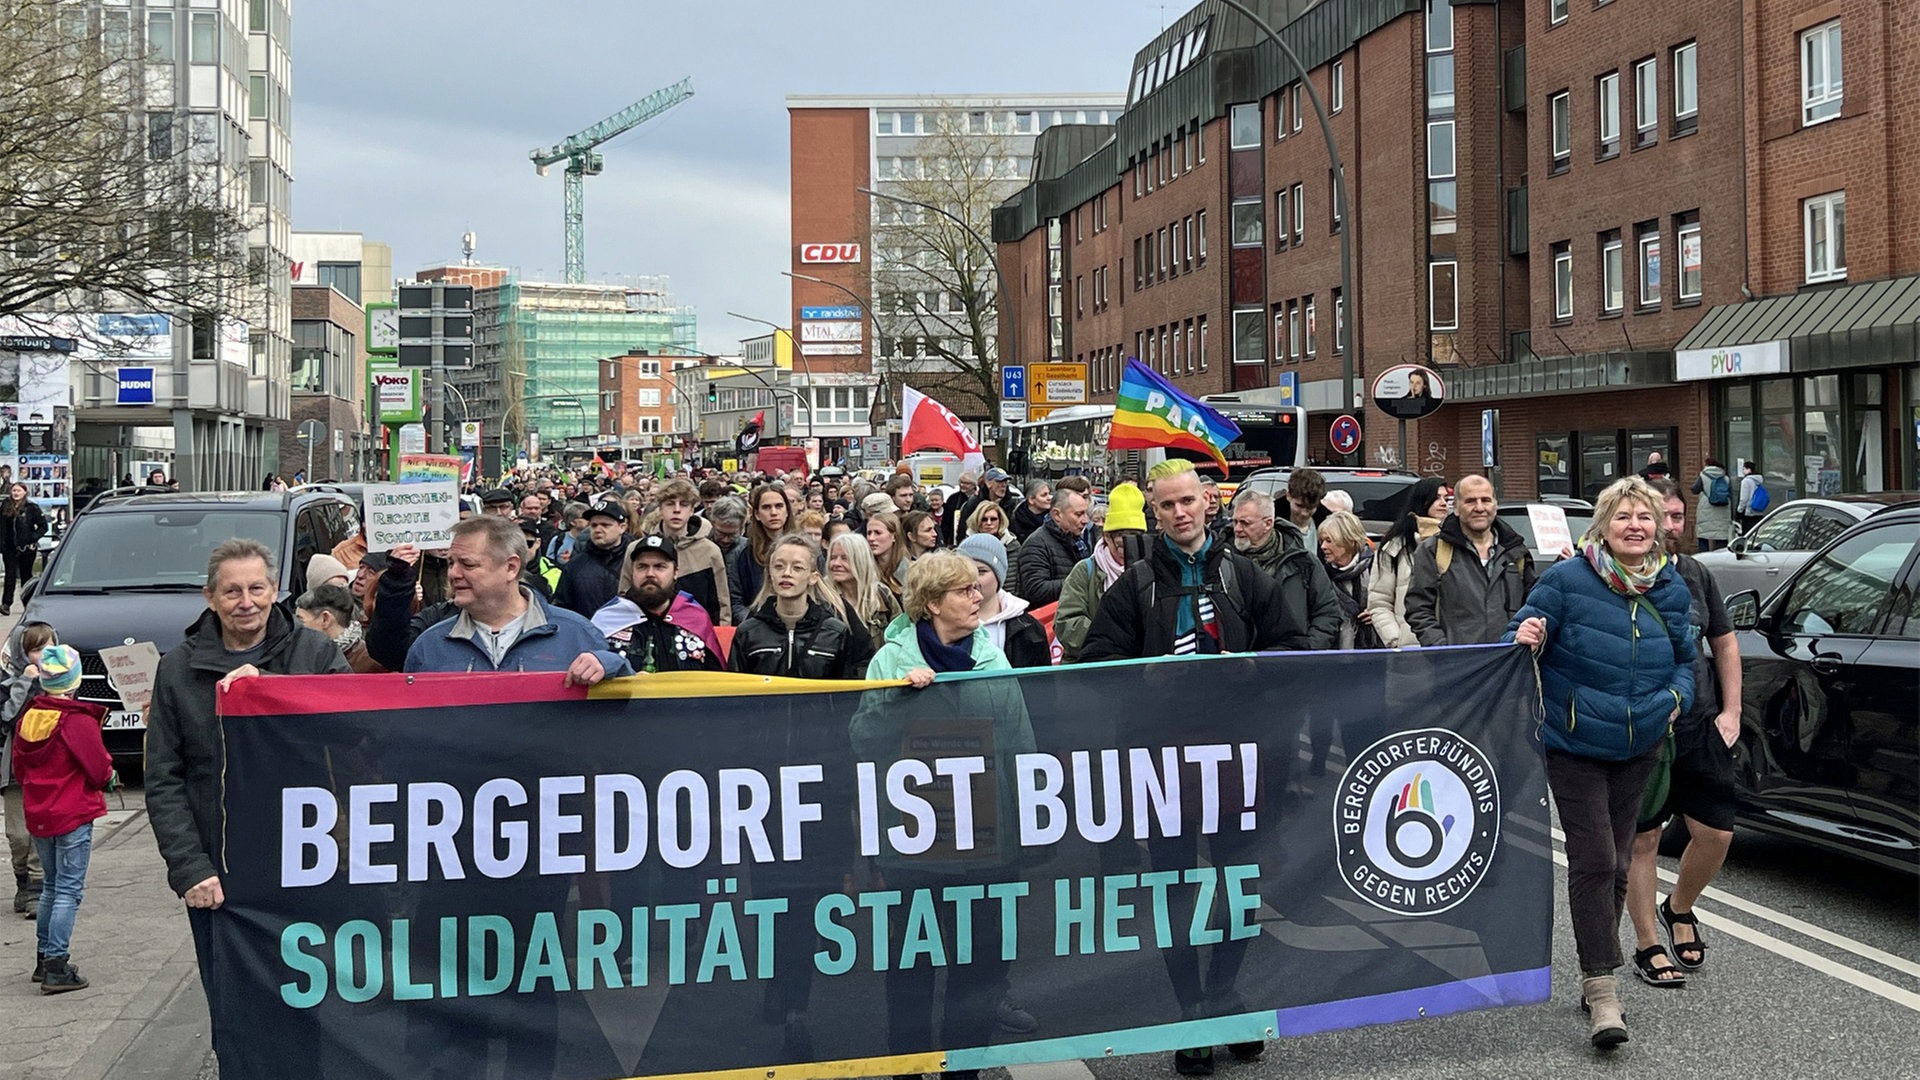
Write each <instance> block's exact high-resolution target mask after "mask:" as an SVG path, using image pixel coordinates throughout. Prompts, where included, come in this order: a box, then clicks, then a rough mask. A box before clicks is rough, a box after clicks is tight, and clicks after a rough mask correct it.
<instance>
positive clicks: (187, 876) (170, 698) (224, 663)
mask: <svg viewBox="0 0 1920 1080" xmlns="http://www.w3.org/2000/svg"><path fill="white" fill-rule="evenodd" d="M265 646H266V648H265V651H264V652H263V654H262V655H261V658H260V660H259V662H258V663H257V664H256V665H255V666H256V667H258V668H259V669H260V670H261V671H262V672H263V673H265V674H268V675H329V674H338V673H344V672H346V671H347V661H346V658H344V657H342V656H341V655H340V650H339V649H337V648H335V647H334V644H333V642H331V641H329V640H327V636H326V635H325V634H322V633H320V632H318V631H316V630H309V629H307V628H306V627H304V626H301V625H300V624H298V623H296V622H294V621H293V619H291V618H290V617H288V616H287V614H286V613H285V612H284V611H283V610H281V609H280V608H278V607H275V608H274V609H273V610H272V611H271V612H270V613H269V614H268V616H267V634H266V638H265ZM237 666H238V665H236V664H235V663H234V662H233V660H232V658H231V656H230V655H229V654H228V653H227V651H226V649H225V647H224V646H223V645H222V644H221V640H220V620H219V618H218V617H217V616H215V615H214V613H213V612H212V611H211V610H208V611H206V612H204V613H202V614H201V616H200V619H199V621H198V622H195V623H194V624H193V625H192V626H191V627H189V628H188V629H187V633H186V637H185V638H183V639H182V640H181V642H180V644H178V645H176V646H174V647H173V648H172V649H170V650H168V652H167V655H165V656H163V657H161V658H160V667H159V669H158V671H156V672H155V674H154V685H153V701H152V703H151V704H149V705H148V706H147V755H146V769H145V773H146V788H147V820H148V822H149V825H150V827H151V828H152V829H153V837H154V840H155V841H156V842H157V843H158V844H159V845H160V857H161V858H162V859H164V860H165V861H166V864H167V884H168V885H170V886H172V888H173V891H174V892H175V893H177V894H179V895H181V896H185V895H186V894H187V890H188V889H191V888H193V887H194V886H195V885H198V884H200V883H201V882H203V881H205V880H207V879H208V878H210V877H214V876H215V875H216V874H218V873H219V871H218V870H216V869H215V865H214V855H215V853H216V852H218V851H219V849H220V835H221V826H222V823H221V814H220V772H221V769H222V768H224V767H225V760H224V756H223V753H222V746H223V740H222V737H221V734H220V722H219V720H217V719H215V717H214V713H213V697H214V684H215V683H217V682H219V681H220V680H221V679H224V678H226V677H227V675H228V674H229V673H230V672H232V671H233V669H234V668H235V667H237Z"/></svg>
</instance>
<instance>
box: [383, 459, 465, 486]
mask: <svg viewBox="0 0 1920 1080" xmlns="http://www.w3.org/2000/svg"><path fill="white" fill-rule="evenodd" d="M397 479H398V480H399V482H400V483H402V484H431V483H453V484H458V483H459V482H460V459H459V458H458V457H455V456H454V455H452V454H401V455H400V475H399V477H398V478H397Z"/></svg>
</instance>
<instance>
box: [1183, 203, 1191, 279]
mask: <svg viewBox="0 0 1920 1080" xmlns="http://www.w3.org/2000/svg"><path fill="white" fill-rule="evenodd" d="M1180 225H1181V229H1180V234H1181V236H1182V237H1183V238H1184V242H1183V244H1182V249H1181V253H1180V259H1181V261H1182V262H1183V263H1185V264H1186V266H1185V268H1186V269H1188V270H1192V269H1193V215H1191V214H1189V215H1187V216H1186V217H1184V218H1182V219H1181V220H1180Z"/></svg>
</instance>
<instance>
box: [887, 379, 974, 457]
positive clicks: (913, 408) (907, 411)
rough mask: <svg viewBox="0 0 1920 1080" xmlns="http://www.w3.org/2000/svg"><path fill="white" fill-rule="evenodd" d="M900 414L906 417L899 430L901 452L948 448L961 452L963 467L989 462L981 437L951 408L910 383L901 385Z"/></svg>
mask: <svg viewBox="0 0 1920 1080" xmlns="http://www.w3.org/2000/svg"><path fill="white" fill-rule="evenodd" d="M900 415H901V416H903V417H905V420H904V421H903V422H902V424H901V427H900V430H901V432H902V434H901V436H900V453H902V454H911V453H913V452H914V451H915V450H948V451H951V452H953V453H955V454H959V455H960V461H961V464H962V466H963V467H965V468H968V469H977V468H980V467H981V466H983V465H985V464H986V462H987V456H986V454H984V453H982V452H981V450H980V440H978V439H976V438H974V437H973V432H971V431H968V430H967V425H965V424H963V423H961V422H960V418H959V417H957V416H955V415H953V412H952V410H950V409H948V408H947V407H946V406H945V405H942V404H940V403H939V402H937V401H935V400H933V399H932V398H930V397H928V396H927V395H925V394H923V393H921V392H920V391H918V390H915V389H914V388H913V387H911V386H906V385H902V386H901V387H900Z"/></svg>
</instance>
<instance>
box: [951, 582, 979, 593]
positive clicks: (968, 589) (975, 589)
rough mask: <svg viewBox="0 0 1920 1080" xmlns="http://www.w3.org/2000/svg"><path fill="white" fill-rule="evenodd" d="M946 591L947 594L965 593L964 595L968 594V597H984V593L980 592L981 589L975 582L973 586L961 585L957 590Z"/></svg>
mask: <svg viewBox="0 0 1920 1080" xmlns="http://www.w3.org/2000/svg"><path fill="white" fill-rule="evenodd" d="M947 591H948V592H950V593H966V594H968V595H970V596H984V595H985V593H984V592H983V591H982V590H981V588H980V583H979V582H975V583H973V584H971V585H961V586H959V587H957V588H952V589H948V590H947Z"/></svg>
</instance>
